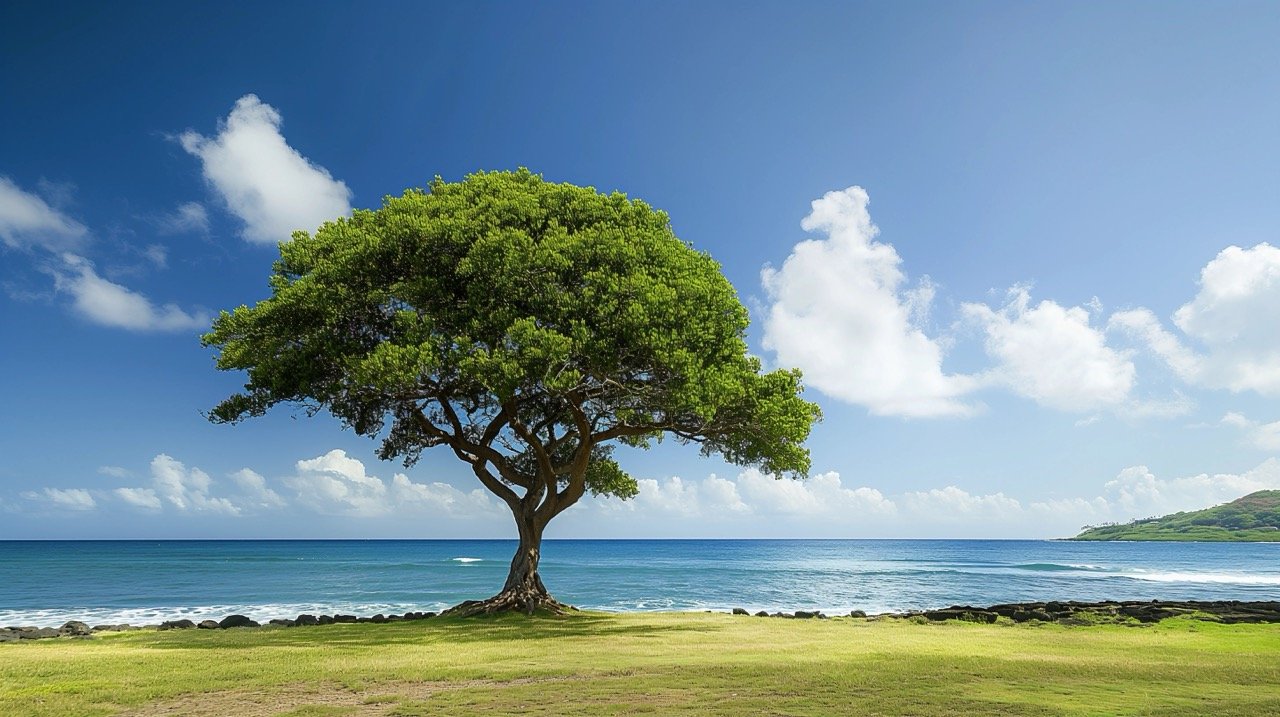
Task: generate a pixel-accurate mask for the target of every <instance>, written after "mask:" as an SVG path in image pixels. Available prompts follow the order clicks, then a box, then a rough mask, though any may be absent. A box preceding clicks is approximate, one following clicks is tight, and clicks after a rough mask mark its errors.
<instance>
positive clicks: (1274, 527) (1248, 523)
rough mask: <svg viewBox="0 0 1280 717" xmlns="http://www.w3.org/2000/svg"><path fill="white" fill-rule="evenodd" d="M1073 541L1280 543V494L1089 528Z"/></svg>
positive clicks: (1261, 494) (1270, 492) (1266, 492)
mask: <svg viewBox="0 0 1280 717" xmlns="http://www.w3.org/2000/svg"><path fill="white" fill-rule="evenodd" d="M1072 540H1204V541H1239V542H1255V543H1258V542H1266V543H1275V542H1280V490H1260V491H1258V492H1257V493H1250V494H1249V495H1246V496H1245V497H1243V498H1239V499H1236V500H1233V501H1231V502H1230V503H1226V504H1224V505H1218V506H1214V507H1212V508H1205V509H1204V510H1194V511H1191V512H1188V513H1174V514H1173V515H1166V516H1164V517H1162V518H1144V519H1142V520H1135V521H1133V522H1132V523H1126V524H1124V525H1101V526H1097V527H1089V526H1086V527H1085V530H1084V532H1082V533H1080V534H1079V535H1077V536H1076V537H1074V538H1072Z"/></svg>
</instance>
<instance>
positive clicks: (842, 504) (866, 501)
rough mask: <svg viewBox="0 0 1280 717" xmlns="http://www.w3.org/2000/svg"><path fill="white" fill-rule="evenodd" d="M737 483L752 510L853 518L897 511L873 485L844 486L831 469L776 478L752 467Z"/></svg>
mask: <svg viewBox="0 0 1280 717" xmlns="http://www.w3.org/2000/svg"><path fill="white" fill-rule="evenodd" d="M738 485H739V487H740V489H741V491H742V494H743V495H744V496H746V498H747V500H748V501H750V505H751V510H752V511H753V512H756V513H786V514H793V515H829V516H845V517H856V516H867V515H888V514H892V513H894V512H896V510H897V508H896V506H894V504H893V502H892V501H890V500H888V499H887V498H885V497H884V495H882V494H881V493H880V491H878V490H876V489H874V488H867V487H859V488H849V487H846V486H845V485H844V483H843V481H841V479H840V474H839V473H836V472H834V471H829V472H827V473H821V474H818V475H816V476H813V477H811V478H809V479H808V480H804V481H793V480H778V479H777V478H774V477H773V476H770V475H766V474H764V473H761V472H760V471H758V470H756V469H754V468H753V469H750V470H747V471H745V472H743V473H742V474H741V475H739V476H738Z"/></svg>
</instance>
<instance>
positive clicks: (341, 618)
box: [333, 615, 356, 622]
mask: <svg viewBox="0 0 1280 717" xmlns="http://www.w3.org/2000/svg"><path fill="white" fill-rule="evenodd" d="M333 621H334V622H355V621H356V616H355V615H334V616H333Z"/></svg>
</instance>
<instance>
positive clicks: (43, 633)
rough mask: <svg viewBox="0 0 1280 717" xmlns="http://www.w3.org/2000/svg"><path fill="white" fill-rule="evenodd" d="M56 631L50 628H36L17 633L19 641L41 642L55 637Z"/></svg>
mask: <svg viewBox="0 0 1280 717" xmlns="http://www.w3.org/2000/svg"><path fill="white" fill-rule="evenodd" d="M57 636H58V631H57V630H55V629H53V628H52V627H37V628H35V629H31V630H23V631H22V632H19V633H18V639H20V640H43V639H45V638H49V637H57Z"/></svg>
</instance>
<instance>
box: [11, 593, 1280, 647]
mask: <svg viewBox="0 0 1280 717" xmlns="http://www.w3.org/2000/svg"><path fill="white" fill-rule="evenodd" d="M731 612H732V614H734V615H752V613H750V612H748V611H747V610H745V609H743V608H734V609H733V610H732V611H731ZM754 615H755V617H775V618H790V619H819V620H825V619H829V618H831V617H832V616H830V615H825V614H823V613H822V612H821V611H807V610H796V611H795V612H789V613H788V612H772V613H770V612H767V611H763V610H762V611H759V612H756V613H754ZM433 617H436V613H434V612H406V613H404V614H403V615H383V614H378V615H374V616H372V617H356V616H355V615H344V614H341V613H337V614H333V615H325V614H321V615H311V614H307V613H304V614H302V615H298V616H297V617H295V618H278V619H274V620H268V621H267V622H266V623H265V625H264V624H262V623H259V622H257V621H255V620H252V619H250V618H248V617H246V616H244V615H228V616H227V617H224V618H223V619H221V620H202V621H200V622H195V621H193V620H186V619H184V620H167V621H165V622H162V623H160V624H159V625H140V626H133V625H127V624H117V625H112V624H104V625H94V626H92V627H90V626H89V625H88V624H86V623H84V622H81V621H79V620H72V621H70V622H67V623H66V624H64V625H63V626H62V627H58V628H53V627H0V643H5V642H17V641H20V640H43V639H49V638H55V637H64V638H72V639H81V640H84V639H89V638H91V637H92V636H93V635H94V634H95V633H100V632H120V631H126V630H228V629H232V628H256V627H264V626H265V627H271V626H275V627H310V626H319V625H336V624H351V623H377V624H382V623H388V622H403V621H406V620H427V619H430V618H433ZM838 617H850V618H862V619H867V620H881V619H908V620H915V621H923V622H941V621H944V620H963V621H967V622H979V623H988V624H995V623H998V622H1001V621H1004V622H1013V623H1056V624H1062V625H1096V624H1099V623H1115V624H1150V623H1156V622H1159V621H1161V620H1164V619H1166V618H1171V617H1188V618H1192V619H1196V620H1205V621H1208V622H1220V623H1225V624H1240V623H1248V624H1259V623H1280V602H1244V601H1239V600H1214V601H1196V600H1190V601H1165V600H1150V601H1136V600H1126V601H1116V600H1105V601H1102V602H1076V601H1067V602H1055V601H1049V602H1022V603H1007V604H1003V605H990V606H988V607H974V606H971V605H952V606H951V607H947V608H941V609H938V610H915V611H911V612H902V613H882V614H878V615H868V614H867V613H865V612H863V611H862V610H853V611H851V612H850V613H849V614H848V615H840V616H838Z"/></svg>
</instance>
